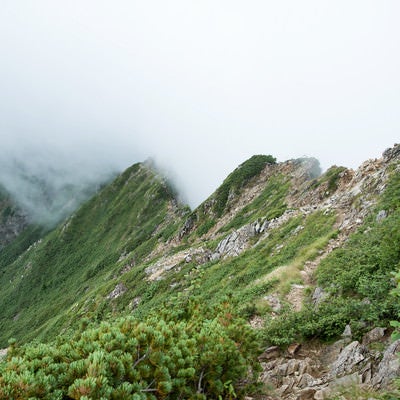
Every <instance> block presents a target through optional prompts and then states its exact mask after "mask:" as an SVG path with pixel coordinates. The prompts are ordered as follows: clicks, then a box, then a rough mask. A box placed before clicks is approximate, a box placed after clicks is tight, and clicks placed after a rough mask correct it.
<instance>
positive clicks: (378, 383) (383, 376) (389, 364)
mask: <svg viewBox="0 0 400 400" xmlns="http://www.w3.org/2000/svg"><path fill="white" fill-rule="evenodd" d="M398 352H400V339H399V340H396V341H395V342H394V343H392V344H391V345H390V346H389V347H388V348H387V349H386V351H385V352H384V354H383V358H382V361H381V362H380V363H379V365H378V370H377V372H376V374H375V375H374V377H373V378H372V382H371V383H372V385H373V386H374V387H376V388H386V387H388V386H389V385H390V384H391V382H392V381H393V379H395V378H398V377H399V376H400V361H399V356H398V354H397V353H398Z"/></svg>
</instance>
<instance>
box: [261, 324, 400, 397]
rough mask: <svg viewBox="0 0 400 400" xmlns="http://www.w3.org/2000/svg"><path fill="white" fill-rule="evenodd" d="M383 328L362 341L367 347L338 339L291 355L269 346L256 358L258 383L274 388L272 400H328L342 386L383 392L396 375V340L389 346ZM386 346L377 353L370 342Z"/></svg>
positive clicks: (398, 366) (398, 343) (398, 365)
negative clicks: (259, 368)
mask: <svg viewBox="0 0 400 400" xmlns="http://www.w3.org/2000/svg"><path fill="white" fill-rule="evenodd" d="M383 335H384V330H383V328H375V329H373V330H372V331H370V332H368V333H367V334H366V335H365V336H364V339H363V342H365V343H367V342H369V343H368V346H367V345H364V344H360V343H359V342H357V341H353V342H351V343H349V344H347V345H345V343H346V341H345V340H340V341H338V342H336V343H334V344H332V345H330V346H324V347H322V348H315V349H310V348H309V349H306V350H304V351H303V349H302V348H299V347H298V345H296V344H294V347H295V348H296V349H298V350H297V351H295V352H289V351H287V352H286V353H284V352H282V351H281V350H280V349H279V348H278V347H275V346H274V347H270V348H268V349H266V350H265V352H264V353H262V354H261V355H260V357H259V360H260V361H261V365H262V368H263V373H262V374H261V377H260V380H261V381H262V382H264V383H266V384H269V385H272V386H273V387H274V388H275V392H276V394H277V396H275V397H272V398H273V399H286V400H300V399H314V400H318V399H321V400H322V399H328V398H333V397H334V394H335V393H337V392H338V391H339V390H341V389H343V387H348V386H352V385H354V384H355V385H359V386H362V387H365V388H370V389H387V388H390V385H391V384H392V382H393V379H394V378H396V377H399V376H400V361H399V358H398V356H397V353H398V352H399V351H400V340H398V341H396V342H394V343H390V338H388V336H383ZM377 342H379V343H381V345H384V346H385V345H386V346H387V347H386V350H383V351H382V352H379V351H377V350H374V349H373V346H372V347H371V346H369V345H370V344H371V343H377Z"/></svg>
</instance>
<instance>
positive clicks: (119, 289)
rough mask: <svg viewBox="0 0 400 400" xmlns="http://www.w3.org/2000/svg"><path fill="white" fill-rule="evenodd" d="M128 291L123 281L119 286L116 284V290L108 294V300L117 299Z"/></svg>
mask: <svg viewBox="0 0 400 400" xmlns="http://www.w3.org/2000/svg"><path fill="white" fill-rule="evenodd" d="M126 291H127V288H126V286H125V285H124V284H123V283H118V285H117V286H115V288H114V290H113V291H112V292H111V293H110V294H109V295H108V296H107V299H108V300H113V299H116V298H117V297H119V296H121V295H122V294H124V293H125V292H126Z"/></svg>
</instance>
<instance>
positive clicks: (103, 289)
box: [0, 156, 400, 400]
mask: <svg viewBox="0 0 400 400" xmlns="http://www.w3.org/2000/svg"><path fill="white" fill-rule="evenodd" d="M268 163H270V164H272V163H275V159H274V158H273V157H271V156H254V157H252V158H251V159H250V160H248V161H246V162H245V163H243V164H242V165H241V166H240V167H238V168H237V169H236V170H235V171H234V172H233V173H232V174H231V175H229V176H228V178H227V179H226V180H225V181H224V183H223V184H222V185H221V186H220V188H219V189H218V190H217V191H216V193H215V194H214V195H212V196H211V197H210V198H209V199H208V200H207V201H206V202H204V203H203V204H202V205H201V206H200V207H198V209H196V210H194V211H193V212H190V210H189V209H188V208H187V207H186V208H185V207H180V206H177V201H176V199H175V194H174V191H173V189H172V188H171V187H170V186H169V185H167V184H166V183H165V182H164V181H163V180H162V179H161V178H160V177H159V176H158V175H157V174H155V173H154V172H153V171H152V170H151V169H149V168H148V167H146V166H144V165H142V164H136V165H134V166H132V167H131V168H129V169H128V170H127V171H126V172H124V173H123V174H122V175H121V176H119V177H118V178H117V179H116V180H115V181H114V182H113V183H112V184H110V185H107V186H106V187H104V188H103V189H102V190H101V191H99V192H98V193H97V194H96V195H95V196H94V197H93V198H92V199H91V200H90V201H88V202H87V203H85V204H84V205H83V206H82V207H81V208H80V209H79V210H77V211H76V212H75V214H74V215H72V216H71V217H70V218H69V219H67V220H66V221H64V223H63V224H61V225H60V226H59V227H57V228H56V229H54V230H52V231H51V232H46V231H44V230H43V228H40V227H34V226H30V227H28V228H27V229H26V230H25V231H24V232H23V233H22V234H21V235H19V236H18V237H17V239H16V240H14V241H13V242H12V243H10V244H9V245H8V246H6V247H5V248H3V249H2V250H1V257H0V285H1V286H2V296H1V298H0V348H1V347H5V346H6V345H7V343H8V339H9V338H10V337H14V338H15V339H16V342H15V341H14V340H13V341H11V342H10V343H11V346H10V351H9V354H8V358H7V360H6V361H5V362H0V399H1V398H4V399H6V398H21V399H24V398H26V399H28V398H44V399H46V398H47V399H63V398H65V399H66V398H76V399H86V400H87V399H91V398H92V399H95V398H96V399H100V398H104V399H113V398H115V399H124V398H125V399H167V398H168V399H184V398H192V399H196V398H197V399H206V398H211V399H233V398H242V397H243V396H244V394H245V393H249V390H252V389H250V387H249V386H248V385H253V384H254V382H255V381H256V379H257V367H256V365H257V360H256V357H257V355H258V354H259V351H260V349H259V346H260V345H263V346H265V345H268V344H277V345H281V346H285V345H288V344H290V343H292V342H294V341H303V340H307V339H310V338H313V339H320V340H333V339H334V338H336V337H337V336H338V335H340V334H341V333H342V332H343V329H344V327H345V325H346V324H350V325H351V328H352V332H353V334H354V335H355V337H359V336H360V335H361V334H362V333H363V332H364V331H365V330H367V329H370V328H371V327H372V326H375V325H377V324H379V325H383V326H387V325H388V323H389V321H391V320H395V321H396V320H399V319H400V305H399V303H398V298H396V297H395V296H391V295H389V293H390V292H391V291H393V289H394V288H395V280H394V279H393V275H392V272H393V271H399V270H400V250H399V249H400V231H399V229H398V227H399V226H400V174H399V173H398V172H396V171H395V170H392V176H391V179H390V180H389V182H388V184H387V187H386V190H385V192H384V193H383V195H381V196H380V200H379V203H378V205H377V208H376V210H374V211H373V212H371V215H370V216H369V217H367V218H366V219H365V223H364V225H363V226H361V228H360V229H359V230H358V231H357V232H356V233H354V234H353V235H352V236H351V237H350V239H349V240H348V241H347V242H346V243H345V245H344V246H343V247H341V248H339V249H336V250H335V251H333V252H332V253H331V254H330V255H329V256H328V257H326V258H325V259H323V260H322V261H321V264H320V266H319V269H318V270H317V271H316V274H315V279H316V283H317V284H318V285H319V286H321V287H322V288H323V289H324V291H325V292H326V293H327V295H328V296H329V297H328V299H327V301H323V302H321V303H320V304H319V306H318V307H316V306H315V305H314V304H311V301H309V304H306V305H305V307H304V309H303V310H302V311H300V312H294V311H291V309H290V307H289V304H288V303H286V302H285V300H284V298H285V295H286V294H288V293H289V291H290V289H291V287H292V285H293V284H295V283H302V275H301V271H302V269H303V268H304V266H305V264H306V263H307V262H309V261H313V260H315V259H317V257H318V256H319V255H320V253H321V250H324V249H326V246H327V245H328V243H329V241H330V240H331V239H332V238H335V237H336V236H337V234H338V231H337V230H336V227H335V224H336V222H337V217H338V216H337V215H336V213H334V212H329V211H326V210H325V211H318V210H317V209H315V210H311V209H310V210H308V209H306V211H304V210H301V209H293V210H287V207H288V206H287V203H286V202H287V200H288V199H290V198H289V197H288V196H289V194H290V195H293V193H294V188H292V187H291V182H292V181H291V179H290V177H289V176H286V175H283V174H281V173H279V172H278V170H279V169H278V168H277V171H275V167H274V168H272V169H271V171H269V172H271V173H270V174H269V177H268V180H267V181H266V183H265V185H264V187H263V188H262V190H260V193H259V194H258V196H256V197H255V198H253V199H252V201H251V202H249V203H248V204H247V205H246V206H245V207H244V208H242V209H241V210H240V211H239V212H237V213H236V215H234V216H233V217H232V219H231V220H230V221H229V222H228V223H227V224H226V225H225V226H222V227H221V228H220V223H221V222H220V221H221V220H219V219H218V218H219V217H221V216H223V215H224V213H226V212H227V211H228V210H229V208H230V206H231V205H234V200H231V197H232V199H233V198H237V196H239V195H240V194H241V193H243V190H244V189H245V188H246V187H248V185H251V184H253V183H255V182H259V181H260V180H258V181H257V177H258V176H259V174H260V173H261V171H262V170H263V169H264V167H265V166H266V164H268ZM274 171H275V173H274ZM342 171H343V169H342V168H340V167H339V168H338V167H334V168H332V169H330V170H328V172H327V173H326V174H325V175H324V176H322V177H321V178H320V179H318V180H316V181H315V182H314V184H313V185H314V187H317V186H318V185H320V184H322V183H326V184H327V188H328V190H329V191H334V190H336V188H337V185H338V180H339V178H340V174H341V172H342ZM263 179H264V178H263ZM0 200H1V199H0ZM292 204H293V203H292ZM4 210H5V209H4ZM382 210H385V213H382V212H381V213H380V214H379V215H380V218H377V215H378V213H379V211H382ZM285 211H287V213H285ZM4 212H6V211H4ZM9 212H10V211H9V210H7V213H9ZM284 213H285V215H284V218H282V219H280V220H279V221H278V222H277V221H275V224H276V225H275V227H274V228H273V229H267V233H266V234H263V235H261V234H258V235H255V236H254V237H251V239H248V248H247V250H245V251H243V252H242V253H241V254H240V255H239V256H237V257H230V258H221V259H214V258H212V257H210V255H211V254H212V253H213V252H214V251H215V249H216V248H217V245H218V243H219V242H220V241H221V240H222V239H223V238H224V237H225V236H226V235H227V233H228V232H229V231H231V230H233V229H238V228H240V227H241V226H243V225H245V224H249V223H250V222H252V223H253V222H255V221H259V222H264V221H266V220H268V221H271V220H273V219H274V218H277V217H280V216H281V215H282V214H284ZM188 219H190V220H191V221H192V223H191V224H189V223H188V224H187V232H188V234H187V235H186V236H185V237H184V238H183V239H182V238H180V237H179V234H180V232H181V230H182V227H183V226H184V225H185V221H188ZM222 221H224V220H222ZM217 223H218V227H219V231H217V232H216V229H214V230H212V232H211V231H210V230H211V229H212V228H213V227H215V225H216V224H217ZM39 238H41V239H40V240H38V239H39ZM32 243H33V244H32ZM197 256H198V257H200V258H201V260H200V261H199V260H198V259H197V258H196V257H197ZM210 258H211V260H210ZM158 267H159V268H160V270H159V271H157V268H158ZM396 279H398V276H397V277H396ZM118 290H119V292H118ZM398 292H399V289H395V290H394V293H395V294H398ZM271 294H273V295H274V296H277V297H279V298H280V300H281V302H282V310H281V312H280V313H278V315H274V318H272V317H270V315H271V306H270V305H269V303H268V300H267V298H266V296H268V295H271ZM309 294H310V293H309ZM256 315H259V316H262V317H264V319H266V323H265V328H264V329H261V330H260V333H256V331H254V330H252V329H251V328H250V327H249V326H248V325H247V324H246V320H247V321H248V320H249V319H250V318H251V317H254V316H256ZM396 324H397V323H396V322H394V323H393V325H394V326H400V324H398V325H396ZM33 340H34V341H33ZM17 344H18V345H17ZM251 387H253V386H251Z"/></svg>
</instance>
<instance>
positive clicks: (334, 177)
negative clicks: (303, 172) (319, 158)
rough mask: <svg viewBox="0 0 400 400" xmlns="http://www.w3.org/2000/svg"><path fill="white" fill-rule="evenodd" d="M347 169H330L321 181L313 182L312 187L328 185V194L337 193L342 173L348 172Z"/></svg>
mask: <svg viewBox="0 0 400 400" xmlns="http://www.w3.org/2000/svg"><path fill="white" fill-rule="evenodd" d="M346 169H347V168H346V167H337V166H336V165H334V166H332V167H330V168H329V169H328V170H327V171H326V172H325V173H324V174H323V175H322V176H321V177H320V178H319V179H315V180H314V181H313V184H312V187H317V186H320V185H322V184H324V183H326V184H327V192H328V193H333V192H335V191H336V189H337V184H338V181H339V178H340V175H341V174H342V172H344V171H346Z"/></svg>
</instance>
